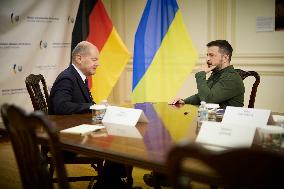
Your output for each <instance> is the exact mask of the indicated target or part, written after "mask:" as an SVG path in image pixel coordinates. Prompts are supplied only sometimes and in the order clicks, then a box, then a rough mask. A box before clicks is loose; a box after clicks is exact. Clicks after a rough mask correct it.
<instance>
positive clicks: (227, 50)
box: [207, 40, 233, 61]
mask: <svg viewBox="0 0 284 189" xmlns="http://www.w3.org/2000/svg"><path fill="white" fill-rule="evenodd" d="M212 46H217V47H219V52H220V53H221V54H226V55H228V56H229V61H231V57H232V53H233V48H232V46H231V45H230V43H229V42H228V41H226V40H215V41H211V42H209V43H208V44H207V47H212Z"/></svg>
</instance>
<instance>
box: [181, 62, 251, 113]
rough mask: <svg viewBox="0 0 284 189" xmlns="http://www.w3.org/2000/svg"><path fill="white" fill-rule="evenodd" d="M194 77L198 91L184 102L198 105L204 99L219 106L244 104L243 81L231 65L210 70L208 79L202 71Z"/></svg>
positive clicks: (239, 105) (240, 105)
mask: <svg viewBox="0 0 284 189" xmlns="http://www.w3.org/2000/svg"><path fill="white" fill-rule="evenodd" d="M195 78H196V83H197V89H198V93H197V94H195V95H192V96H190V97H188V98H186V99H184V102H185V103H186V104H193V105H199V104H200V101H205V102H206V103H216V104H219V105H220V107H221V108H225V107H226V106H238V107H242V106H244V93H245V87H244V83H243V80H242V78H241V77H240V75H239V74H238V72H237V71H236V70H235V69H234V67H233V66H232V65H230V66H228V67H226V68H224V69H222V70H220V71H218V72H216V73H215V72H212V74H211V76H210V77H209V78H208V80H206V73H205V72H204V71H201V72H198V73H196V74H195Z"/></svg>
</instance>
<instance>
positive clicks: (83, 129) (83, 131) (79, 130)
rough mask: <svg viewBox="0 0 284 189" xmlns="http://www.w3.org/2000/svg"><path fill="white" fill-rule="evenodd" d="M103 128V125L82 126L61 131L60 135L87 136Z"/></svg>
mask: <svg viewBox="0 0 284 189" xmlns="http://www.w3.org/2000/svg"><path fill="white" fill-rule="evenodd" d="M102 128H105V127H104V126H103V125H88V124H82V125H78V126H75V127H71V128H68V129H64V130H61V131H60V132H61V133H69V134H78V135H88V134H90V133H92V132H95V131H98V130H100V129H102Z"/></svg>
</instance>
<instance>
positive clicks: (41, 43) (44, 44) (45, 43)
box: [39, 40, 47, 49]
mask: <svg viewBox="0 0 284 189" xmlns="http://www.w3.org/2000/svg"><path fill="white" fill-rule="evenodd" d="M39 47H40V48H41V49H45V48H47V42H46V41H43V40H40V42H39Z"/></svg>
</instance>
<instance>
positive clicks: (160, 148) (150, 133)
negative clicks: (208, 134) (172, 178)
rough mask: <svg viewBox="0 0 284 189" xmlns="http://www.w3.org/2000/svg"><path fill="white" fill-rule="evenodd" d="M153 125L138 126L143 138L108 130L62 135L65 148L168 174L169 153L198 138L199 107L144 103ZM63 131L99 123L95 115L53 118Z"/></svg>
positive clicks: (138, 106) (141, 107) (142, 107)
mask: <svg viewBox="0 0 284 189" xmlns="http://www.w3.org/2000/svg"><path fill="white" fill-rule="evenodd" d="M127 107H132V108H139V109H142V110H143V111H144V113H145V115H146V117H147V118H148V120H149V123H138V124H137V125H136V128H137V129H138V130H139V132H140V134H141V135H142V138H131V137H121V136H114V135H108V134H107V131H106V130H105V129H103V130H101V131H98V132H95V133H92V134H89V135H86V136H80V135H74V134H73V135H72V134H60V138H61V142H62V145H63V148H65V149H68V150H71V151H74V152H77V153H81V154H85V155H90V156H95V157H99V158H103V159H107V160H112V161H115V162H119V163H124V164H128V165H133V166H138V167H142V168H147V169H153V170H156V171H159V172H166V171H167V170H166V166H165V161H166V157H167V153H168V151H169V150H170V149H171V147H172V146H173V145H175V143H178V142H181V141H182V140H190V141H194V140H195V138H196V117H197V107H196V106H192V105H184V106H181V107H176V106H171V105H168V104H167V103H141V104H135V105H132V106H127ZM48 117H49V119H50V120H51V121H53V122H55V123H56V126H57V128H58V129H59V130H62V129H66V128H69V127H73V126H77V125H80V124H95V123H94V122H93V121H92V119H91V114H77V115H64V116H58V115H49V116H48Z"/></svg>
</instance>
